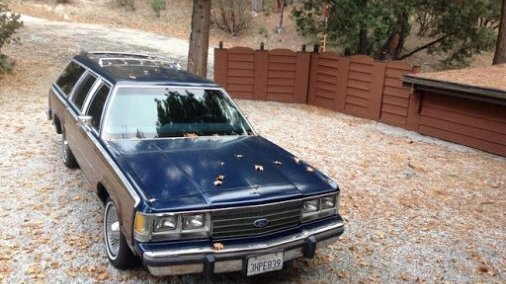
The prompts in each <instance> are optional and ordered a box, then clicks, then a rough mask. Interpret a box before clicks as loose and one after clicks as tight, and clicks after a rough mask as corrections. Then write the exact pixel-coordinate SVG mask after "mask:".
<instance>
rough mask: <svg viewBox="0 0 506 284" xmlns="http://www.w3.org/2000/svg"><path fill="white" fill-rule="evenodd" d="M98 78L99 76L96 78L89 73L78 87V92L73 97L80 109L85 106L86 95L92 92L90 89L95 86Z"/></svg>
mask: <svg viewBox="0 0 506 284" xmlns="http://www.w3.org/2000/svg"><path fill="white" fill-rule="evenodd" d="M96 80H97V78H95V77H94V76H93V75H90V74H88V75H86V77H85V78H84V79H83V80H82V81H81V83H80V84H79V86H78V87H77V89H76V92H75V94H74V96H73V97H72V102H73V103H74V105H75V106H76V107H77V108H78V109H82V108H83V104H84V101H85V100H86V95H87V94H88V93H89V92H90V89H91V87H93V84H95V81H96Z"/></svg>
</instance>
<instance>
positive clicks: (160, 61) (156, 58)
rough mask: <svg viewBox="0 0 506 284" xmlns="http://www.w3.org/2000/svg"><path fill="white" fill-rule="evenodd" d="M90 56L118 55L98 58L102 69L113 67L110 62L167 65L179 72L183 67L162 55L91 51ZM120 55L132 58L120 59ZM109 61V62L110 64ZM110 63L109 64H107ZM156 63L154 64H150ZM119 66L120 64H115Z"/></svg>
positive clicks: (125, 64) (130, 64)
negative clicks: (105, 66)
mask: <svg viewBox="0 0 506 284" xmlns="http://www.w3.org/2000/svg"><path fill="white" fill-rule="evenodd" d="M87 53H88V54H93V55H118V56H115V57H99V58H98V64H99V65H100V67H104V65H107V66H109V65H112V63H111V62H110V61H121V62H122V64H121V65H124V66H132V65H142V66H149V65H155V66H160V65H166V66H168V67H170V68H176V69H177V70H181V65H180V64H179V63H177V62H174V61H171V60H170V59H169V58H167V57H164V56H161V55H152V54H143V53H132V52H117V51H89V52H87ZM119 55H126V56H130V57H126V56H125V57H120V56H119ZM133 56H138V57H144V58H138V57H133ZM108 61H109V62H108ZM127 61H137V62H138V63H137V64H135V63H129V62H127ZM107 62H108V63H107ZM150 63H154V64H150ZM115 65H118V64H115Z"/></svg>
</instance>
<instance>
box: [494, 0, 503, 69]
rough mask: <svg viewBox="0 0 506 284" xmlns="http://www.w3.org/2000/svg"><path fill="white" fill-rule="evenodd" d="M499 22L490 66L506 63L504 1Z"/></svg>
mask: <svg viewBox="0 0 506 284" xmlns="http://www.w3.org/2000/svg"><path fill="white" fill-rule="evenodd" d="M500 21H501V23H500V24H499V34H498V35H497V45H496V47H495V55H494V61H493V63H492V65H496V64H502V63H506V0H503V1H502V10H501V20H500Z"/></svg>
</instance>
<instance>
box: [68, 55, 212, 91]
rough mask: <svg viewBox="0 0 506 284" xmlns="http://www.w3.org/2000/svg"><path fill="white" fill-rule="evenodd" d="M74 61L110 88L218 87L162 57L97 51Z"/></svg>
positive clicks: (76, 57)
mask: <svg viewBox="0 0 506 284" xmlns="http://www.w3.org/2000/svg"><path fill="white" fill-rule="evenodd" d="M74 60H76V61H77V62H79V63H81V64H82V65H84V66H85V67H87V68H89V69H91V70H92V71H93V72H95V73H97V74H98V75H100V76H102V77H104V78H105V79H106V80H107V81H109V82H110V83H112V84H117V83H120V82H128V83H133V84H140V85H145V84H153V85H167V84H170V85H185V86H187V85H190V86H202V87H218V85H217V84H216V83H214V82H213V81H210V80H207V79H204V78H202V77H199V76H197V75H194V74H191V73H189V72H186V71H183V70H180V66H179V64H177V63H174V62H171V61H170V60H169V59H167V58H165V57H162V56H156V55H148V54H137V53H124V52H111V51H98V52H83V53H81V54H79V55H76V56H75V57H74Z"/></svg>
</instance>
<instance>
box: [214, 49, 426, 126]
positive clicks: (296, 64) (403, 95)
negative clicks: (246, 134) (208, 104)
mask: <svg viewBox="0 0 506 284" xmlns="http://www.w3.org/2000/svg"><path fill="white" fill-rule="evenodd" d="M214 56H215V58H214V62H215V63H214V80H215V81H216V82H217V83H219V84H220V85H222V86H223V87H225V88H226V89H227V90H228V91H229V92H230V94H231V95H232V96H233V97H235V98H242V99H254V100H272V101H280V102H290V103H307V104H310V105H315V106H320V107H325V108H330V109H332V110H335V111H339V112H344V113H348V114H351V115H354V116H359V117H364V118H369V119H375V120H378V121H382V122H385V123H388V124H391V125H395V126H400V127H404V128H408V129H414V127H415V126H416V125H415V124H413V123H410V122H411V121H412V120H413V117H414V115H416V114H417V106H416V101H415V100H414V99H410V90H409V88H406V87H403V86H402V82H401V78H402V76H403V75H404V74H407V73H413V72H414V71H415V68H413V67H412V66H411V65H409V64H407V63H405V62H401V61H393V62H388V63H385V62H378V61H374V60H373V59H372V58H371V57H368V56H353V57H342V56H338V55H337V54H336V53H333V52H323V53H318V52H305V51H300V52H294V51H291V50H288V49H274V50H263V48H261V49H260V50H253V49H251V48H245V47H233V48H230V49H224V48H217V49H215V55H214ZM415 122H416V121H415Z"/></svg>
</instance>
